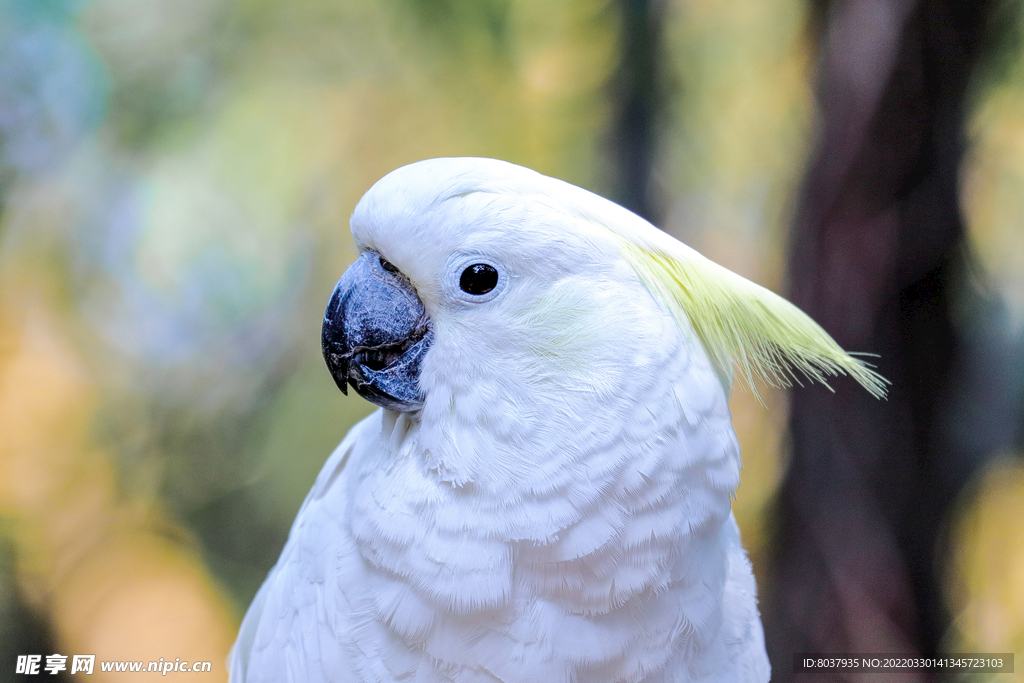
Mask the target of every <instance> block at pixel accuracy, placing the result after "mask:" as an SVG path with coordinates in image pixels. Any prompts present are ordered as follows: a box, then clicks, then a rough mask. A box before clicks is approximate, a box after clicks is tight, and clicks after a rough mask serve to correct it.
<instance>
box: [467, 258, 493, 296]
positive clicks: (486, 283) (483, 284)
mask: <svg viewBox="0 0 1024 683" xmlns="http://www.w3.org/2000/svg"><path fill="white" fill-rule="evenodd" d="M497 285H498V271H497V270H495V269H494V266H489V265H487V264H486V263H474V264H473V265H471V266H469V267H468V268H466V269H465V270H464V271H462V276H461V277H460V278H459V287H460V288H461V289H462V291H463V292H465V293H466V294H473V295H476V296H480V295H481V294H486V293H487V292H489V291H491V290H492V289H494V288H495V287H496V286H497Z"/></svg>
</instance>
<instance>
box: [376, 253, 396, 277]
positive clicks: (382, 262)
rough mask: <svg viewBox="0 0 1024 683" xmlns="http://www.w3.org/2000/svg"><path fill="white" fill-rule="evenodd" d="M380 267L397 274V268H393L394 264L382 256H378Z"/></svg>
mask: <svg viewBox="0 0 1024 683" xmlns="http://www.w3.org/2000/svg"><path fill="white" fill-rule="evenodd" d="M380 267H381V268H383V269H384V270H386V271H388V272H389V273H394V274H395V275H398V268H395V264H393V263H392V262H391V261H388V260H387V259H386V258H384V257H383V256H381V257H380Z"/></svg>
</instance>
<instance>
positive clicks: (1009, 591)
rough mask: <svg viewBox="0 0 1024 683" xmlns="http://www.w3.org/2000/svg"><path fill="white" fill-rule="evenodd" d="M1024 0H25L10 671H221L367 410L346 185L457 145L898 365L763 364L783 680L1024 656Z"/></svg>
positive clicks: (351, 193) (1, 260)
mask: <svg viewBox="0 0 1024 683" xmlns="http://www.w3.org/2000/svg"><path fill="white" fill-rule="evenodd" d="M1022 4H1024V3H1022V2H1021V0H1006V1H1004V2H1000V1H997V0H974V1H968V0H961V1H957V0H941V1H940V0H916V1H915V0H846V1H840V0H759V1H758V2H742V1H741V0H659V1H655V0H561V1H560V2H554V3H553V2H548V1H546V0H289V1H287V2H286V1H284V0H0V681H6V680H22V679H23V677H22V676H20V675H16V674H15V673H14V671H15V659H16V657H17V655H19V654H43V655H46V654H52V653H55V652H56V653H62V654H65V655H71V654H95V655H96V656H97V659H98V660H119V659H124V660H153V659H158V658H160V657H163V658H165V659H174V658H175V657H180V658H181V659H183V660H188V661H194V660H209V661H212V662H213V667H214V673H213V674H206V675H205V677H204V680H226V679H227V675H226V671H225V668H224V664H223V662H224V660H225V657H226V655H227V652H228V649H229V648H230V645H231V643H232V642H233V639H234V634H235V632H236V629H237V626H238V623H239V621H240V619H241V616H242V614H243V613H244V610H245V608H246V607H247V605H248V603H249V600H250V599H251V598H252V596H253V595H254V593H255V591H256V589H257V588H258V586H259V584H260V583H261V581H262V580H263V578H264V576H265V575H266V572H267V571H268V569H269V568H270V566H271V565H272V564H273V563H274V561H275V560H276V559H277V556H278V553H279V552H280V549H281V547H282V545H283V544H284V541H285V538H286V535H287V531H288V528H289V526H290V524H291V521H292V519H293V517H294V515H295V513H296V511H297V510H298V507H299V505H300V503H301V501H302V499H303V497H304V496H305V494H306V492H307V490H308V489H309V487H310V485H311V484H312V481H313V479H314V477H315V475H316V473H317V472H318V470H319V468H320V466H321V465H322V463H323V461H324V460H325V458H326V456H327V455H328V454H329V452H330V451H331V450H332V448H333V447H334V445H335V444H337V442H338V441H340V439H341V438H342V436H343V435H344V434H345V432H346V431H347V430H348V428H349V427H350V426H351V425H353V424H354V423H355V422H356V421H357V420H358V419H360V418H361V417H362V416H364V415H366V414H367V413H369V412H370V408H371V406H370V404H368V403H366V402H365V401H363V400H362V399H360V398H359V397H358V396H356V395H355V394H350V395H349V396H348V397H345V396H342V395H341V394H340V393H339V392H338V391H337V389H336V388H335V386H334V383H333V381H332V380H331V378H330V376H329V375H328V373H327V372H326V370H325V369H324V367H323V361H322V359H321V356H320V341H319V340H320V324H321V321H322V316H323V310H324V307H325V305H326V302H327V299H328V296H329V293H330V291H331V288H332V287H333V284H334V282H335V281H336V280H337V278H338V277H339V276H340V274H341V273H342V272H343V271H344V269H345V268H346V267H347V265H348V264H349V263H350V262H351V261H352V260H353V258H354V257H355V249H354V247H353V245H352V242H351V238H350V236H349V233H348V216H349V214H350V212H351V211H352V209H353V207H354V205H355V202H356V201H357V200H358V198H359V197H360V196H361V195H362V193H363V192H365V191H366V190H367V189H368V188H369V186H370V185H371V184H372V183H373V182H374V181H375V180H377V179H378V178H379V177H381V176H382V175H384V174H385V173H387V172H388V171H390V170H392V169H394V168H396V167H398V166H400V165H402V164H405V163H409V162H412V161H415V160H419V159H423V158H427V157H434V156H457V155H474V156H492V157H499V158H502V159H506V160H509V161H512V162H515V163H519V164H523V165H526V166H529V167H532V168H534V169H536V170H538V171H540V172H542V173H545V174H549V175H553V176H556V177H559V178H563V179H565V180H568V181H570V182H573V183H576V184H579V185H582V186H583V187H586V188H588V189H591V190H593V191H595V192H598V193H600V194H603V195H605V196H608V197H610V198H612V199H615V200H617V201H620V202H621V203H623V204H625V205H626V206H628V207H629V208H632V209H634V210H635V211H637V212H639V213H641V214H642V215H644V216H645V217H647V218H649V219H651V220H652V221H654V222H655V223H656V224H657V225H659V226H660V227H662V228H663V229H665V230H667V231H668V232H670V233H671V234H673V235H675V236H676V237H678V238H680V239H682V240H683V241H685V242H687V243H688V244H690V245H691V246H693V247H695V248H697V249H698V250H699V251H701V252H703V253H704V254H705V255H707V256H709V257H710V258H712V259H714V260H717V261H719V262H720V263H722V264H724V265H726V266H727V267H729V268H731V269H733V270H735V271H737V272H739V273H741V274H743V275H745V276H746V277H748V278H751V279H753V280H755V281H757V282H759V283H761V284H763V285H765V286H767V287H769V288H771V289H774V290H776V291H779V292H781V293H784V294H786V295H787V296H789V297H790V298H792V299H793V300H794V301H795V302H797V303H798V304H799V305H800V306H801V307H803V308H804V309H805V310H807V311H808V312H809V313H811V314H812V315H813V316H814V317H815V318H816V319H818V320H819V321H820V322H822V324H823V325H824V326H825V327H826V329H828V330H829V331H830V332H831V333H832V334H833V335H834V336H835V337H836V338H837V340H838V341H839V342H840V343H842V344H843V345H844V346H846V347H847V348H849V349H854V350H857V351H862V352H867V353H874V354H878V355H879V357H877V358H874V359H870V360H872V362H875V363H876V364H877V366H878V368H879V370H880V371H881V372H882V374H884V375H886V376H887V377H888V378H889V379H891V380H892V381H893V382H894V384H893V387H892V391H891V395H890V398H889V400H887V401H883V402H875V401H873V399H870V398H869V397H868V396H867V394H866V393H864V392H862V391H858V390H856V389H855V388H853V387H850V386H849V385H847V384H846V383H844V382H843V381H838V382H836V383H835V385H834V386H835V388H836V393H835V394H830V393H829V392H828V391H827V390H824V389H811V388H796V389H794V390H791V391H788V392H782V391H776V390H768V391H765V390H762V391H761V393H762V395H763V396H764V397H765V403H766V404H767V409H765V408H764V407H762V406H760V405H758V403H757V401H756V400H755V399H754V398H753V397H752V395H751V392H750V391H748V390H746V389H743V388H736V389H735V391H734V394H733V398H732V409H733V413H734V418H735V424H736V428H737V431H738V433H739V437H740V441H741V444H742V449H743V457H744V464H745V467H744V472H743V480H742V484H741V487H740V489H739V491H738V494H737V499H736V503H735V509H736V514H737V517H738V519H739V522H740V526H741V528H742V531H743V537H744V542H745V545H746V546H747V547H748V548H749V550H750V553H751V557H752V559H753V561H754V566H755V573H756V574H757V577H758V583H759V587H760V591H761V596H762V597H761V599H762V613H763V615H764V619H765V627H766V633H767V639H768V646H769V650H770V654H771V656H772V660H773V665H774V677H773V680H776V681H786V680H790V679H791V678H793V674H792V665H791V662H792V653H793V652H799V651H818V652H902V653H910V652H918V653H923V654H931V653H936V652H943V651H952V652H1016V653H1017V655H1018V660H1019V661H1018V662H1017V663H1016V667H1017V671H1018V672H1024V661H1020V659H1021V657H1022V656H1024V523H1022V522H1024V465H1022V461H1021V457H1020V454H1021V435H1022V427H1024V418H1022V415H1024V413H1022V410H1021V404H1022V394H1024V230H1022V227H1024V50H1022V49H1021V45H1022V40H1021V39H1022V38H1024V18H1022V15H1024V12H1022ZM172 675H173V674H172ZM179 675H185V674H179ZM129 676H130V674H121V675H120V677H122V678H126V677H129ZM107 677H110V678H116V677H118V676H117V675H116V674H102V673H100V672H99V671H97V672H96V673H94V674H93V677H91V678H89V679H88V680H103V679H104V678H107ZM46 678H47V679H48V680H67V679H68V677H67V672H64V673H63V674H60V675H57V676H49V675H46ZM938 678H940V677H937V676H931V675H926V674H907V675H903V676H901V677H890V678H886V677H885V676H880V675H876V677H875V678H874V679H873V680H914V681H917V680H936V679H938ZM999 678H1000V679H1001V680H1003V679H1005V680H1013V679H1016V680H1024V675H1022V674H1021V673H1017V674H1014V675H1012V676H1009V675H1007V676H1000V677H999ZM803 679H804V680H816V679H812V678H811V676H810V675H803ZM820 680H842V679H841V678H840V677H838V676H833V677H822V678H821V679H820ZM971 680H972V681H980V680H985V677H984V676H979V675H974V676H972V677H971Z"/></svg>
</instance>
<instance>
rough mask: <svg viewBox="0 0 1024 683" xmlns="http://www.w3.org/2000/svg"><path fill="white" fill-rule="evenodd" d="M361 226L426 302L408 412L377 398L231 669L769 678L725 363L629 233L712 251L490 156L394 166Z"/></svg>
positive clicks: (675, 253)
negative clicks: (488, 272)
mask: <svg viewBox="0 0 1024 683" xmlns="http://www.w3.org/2000/svg"><path fill="white" fill-rule="evenodd" d="M352 233H353V236H354V237H355V240H356V243H357V245H358V246H359V247H360V249H361V250H364V251H369V252H371V253H376V254H379V255H380V257H381V258H383V259H386V261H388V262H390V264H393V265H394V267H396V268H397V269H398V270H399V271H401V274H402V277H403V278H404V280H405V281H407V283H408V284H410V285H411V286H412V288H414V289H415V292H416V294H417V295H418V297H419V299H420V301H421V302H422V306H423V309H424V310H425V312H426V315H427V316H429V319H430V322H431V324H432V329H433V335H434V337H433V341H432V342H431V344H430V347H429V350H428V351H427V353H426V355H425V356H424V358H423V362H422V368H421V370H420V373H419V378H418V381H419V389H420V391H421V393H422V407H421V408H419V409H417V410H411V411H408V412H396V411H393V410H387V409H385V410H378V411H377V412H376V413H374V414H372V415H371V416H370V417H368V418H367V419H365V420H364V421H362V422H361V423H360V424H359V425H357V426H356V427H354V428H353V429H352V431H351V432H350V433H349V434H348V436H347V437H346V438H345V440H344V441H343V442H342V443H341V445H340V446H339V447H338V448H337V450H336V451H335V452H334V453H333V454H332V455H331V457H330V458H329V459H328V461H327V463H326V465H325V466H324V469H323V471H322V472H321V473H320V476H319V478H318V479H317V481H316V484H315V485H314V487H313V489H312V491H311V492H310V494H309V496H308V497H307V499H306V501H305V503H304V504H303V507H302V509H301V511H300V512H299V515H298V517H297V518H296V520H295V524H294V526H293V528H292V531H291V535H290V537H289V539H288V543H287V545H286V546H285V548H284V551H283V552H282V554H281V558H280V560H279V561H278V563H277V565H276V566H275V567H274V568H273V569H272V570H271V572H270V575H269V576H268V577H267V580H266V582H265V583H264V585H263V587H262V588H261V589H260V591H259V593H258V595H257V596H256V598H255V600H254V601H253V604H252V606H251V607H250V609H249V612H248V614H247V615H246V617H245V620H244V622H243V624H242V627H241V630H240V633H239V637H238V641H237V643H236V645H235V648H234V650H233V652H232V656H231V662H230V663H231V669H232V680H233V681H236V682H237V683H241V682H243V681H244V682H245V683H258V682H261V681H273V682H277V683H280V682H282V681H310V682H315V681H353V682H355V681H359V682H363V681H367V682H368V681H375V682H377V681H379V682H387V683H391V682H397V681H415V682H416V683H427V682H431V683H433V682H441V681H451V682H455V681H457V682H459V683H469V682H473V683H476V682H483V681H487V682H489V683H494V682H496V681H502V682H505V683H513V682H516V683H518V682H527V681H531V682H537V681H541V682H544V683H563V682H564V683H569V682H581V683H582V682H593V683H599V682H606V681H607V682H609V683H612V682H623V681H625V682H638V681H644V682H647V683H655V682H658V683H660V682H665V683H668V682H670V681H672V682H677V683H683V682H688V681H708V682H711V681H723V682H725V681H728V682H730V683H735V682H740V683H742V682H750V683H761V682H763V681H767V680H768V678H769V665H768V660H767V657H766V655H765V649H764V638H763V634H762V629H761V623H760V619H759V617H758V612H757V606H756V597H755V593H756V589H755V583H754V577H753V575H752V572H751V568H750V563H749V562H748V560H747V557H746V555H745V553H744V551H743V549H742V547H741V545H740V539H739V532H738V529H737V527H736V522H735V520H734V519H733V516H732V514H731V511H730V503H731V496H732V494H733V492H734V490H735V488H736V486H737V483H738V481H739V469H740V457H739V447H738V444H737V441H736V437H735V434H734V432H733V429H732V425H731V423H730V414H729V408H728V403H727V391H728V389H727V387H728V385H729V383H730V381H731V368H724V367H721V365H720V364H719V366H716V365H714V364H713V363H712V361H711V360H710V358H709V352H708V349H706V342H705V343H704V344H702V341H701V340H702V339H703V337H702V336H701V335H700V334H699V333H698V332H697V330H698V327H699V325H698V324H697V323H693V324H691V323H692V322H693V321H691V320H689V319H687V318H686V317H685V316H681V315H680V314H679V313H678V311H674V310H673V306H672V305H671V302H667V301H666V300H664V297H663V296H662V295H660V294H659V293H657V292H654V293H652V292H653V288H652V287H651V285H650V281H649V279H648V278H646V277H645V275H644V274H643V273H641V272H638V270H637V267H636V265H635V254H634V255H633V256H632V257H631V256H630V255H629V254H628V253H625V252H624V248H623V244H624V241H626V242H628V243H629V244H630V245H631V246H632V247H633V248H634V249H641V250H654V252H656V253H657V254H658V255H659V256H660V257H664V255H665V254H668V255H670V256H672V257H673V258H675V259H678V260H679V261H680V262H684V261H686V260H687V259H690V260H692V261H694V262H696V261H697V260H700V259H701V258H702V257H700V256H699V255H697V254H696V253H695V252H692V250H689V249H687V248H686V247H684V246H683V245H681V244H679V243H678V242H675V241H674V240H672V239H671V238H670V237H668V236H666V235H664V234H663V233H660V232H659V231H657V230H656V229H655V228H653V227H652V226H650V225H649V224H647V223H646V222H644V221H642V219H639V218H638V217H636V216H634V215H633V214H631V213H629V212H627V211H625V210H624V209H622V208H620V207H618V206H616V205H614V204H612V203H611V202H607V201H606V200H603V199H601V198H599V197H597V196H595V195H591V194H590V193H587V192H585V191H584V190H581V189H579V188H576V187H573V186H571V185H568V184H566V183H562V182H560V181H556V180H553V179H551V178H547V177H544V176H541V175H539V174H536V173H534V172H532V171H529V170H527V169H523V168H521V167H518V166H513V165H511V164H506V163H504V162H499V161H494V160H485V159H435V160H430V161H424V162H420V163H417V164H412V165H410V166H406V167H403V168H401V169H399V170H397V171H395V172H393V173H391V174H389V175H388V176H386V177H385V178H383V179H382V180H380V181H379V182H378V183H377V184H376V185H374V187H373V188H371V189H370V191H369V192H367V194H366V195H365V196H364V197H363V199H362V200H361V201H360V202H359V205H358V206H357V207H356V210H355V212H354V214H353V216H352ZM631 258H632V259H633V260H632V261H631ZM700 262H701V263H705V262H704V261H700ZM472 263H485V264H488V265H490V266H493V267H494V268H495V269H496V270H497V272H498V273H499V276H500V277H499V280H498V283H497V285H496V286H495V287H494V289H493V290H492V291H491V292H488V293H487V294H485V295H480V296H474V295H470V294H467V293H466V292H465V291H462V290H461V289H460V285H459V282H460V280H459V275H460V273H462V272H464V269H465V268H466V266H467V264H472ZM712 265H713V264H712ZM702 267H703V266H702ZM712 277H713V276H712ZM730 282H731V281H730ZM744 282H745V281H744ZM748 284H749V283H748ZM666 286H667V285H666ZM729 286H734V285H733V284H730V285H729ZM750 287H751V288H753V287H754V286H753V285H750ZM743 291H746V290H743ZM750 292H751V293H750V294H749V296H751V297H766V296H769V297H770V296H773V295H770V294H767V293H765V292H764V290H760V289H759V288H758V289H757V290H756V291H755V290H754V289H751V290H750ZM771 303H772V305H778V304H777V302H776V301H775V300H774V299H772V300H771ZM790 308H791V307H790ZM792 311H795V309H792ZM792 311H790V309H788V308H787V309H785V315H797V314H798V312H797V313H796V314H794V313H792ZM780 315H781V314H780ZM799 315H802V314H799ZM812 325H813V324H812ZM821 334H824V333H821ZM761 341H762V342H764V343H766V344H769V345H771V344H774V345H775V348H777V349H781V352H780V353H781V354H782V355H785V354H786V353H787V352H788V351H789V350H790V349H788V348H787V347H786V343H785V341H779V340H775V339H771V338H769V339H766V340H761ZM829 341H831V340H829ZM721 351H722V350H721V349H715V352H716V353H720V352H721ZM742 351H743V349H739V350H732V351H731V352H730V353H733V355H736V354H738V353H741V352H742ZM839 353H840V354H841V351H840V352H839ZM727 355H728V354H727ZM846 359H847V358H846V357H845V355H844V360H846ZM836 362H839V361H836ZM850 362H851V363H855V362H854V361H850ZM818 364H819V365H820V366H824V367H825V370H826V371H827V370H830V369H834V368H832V367H831V366H828V364H827V362H826V361H824V360H822V361H820V362H819V363H818ZM850 367H853V366H850ZM850 367H846V368H843V369H846V370H848V371H849V370H850ZM857 367H859V366H857Z"/></svg>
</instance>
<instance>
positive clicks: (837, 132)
mask: <svg viewBox="0 0 1024 683" xmlns="http://www.w3.org/2000/svg"><path fill="white" fill-rule="evenodd" d="M815 4H816V8H815V9H816V10H818V22H817V23H816V29H817V31H818V35H819V41H820V43H819V45H820V57H819V74H818V78H819V82H818V96H819V105H820V113H821V119H820V121H821V129H820V131H819V132H820V138H819V142H818V145H817V149H816V150H815V152H814V155H813V157H812V159H811V163H810V166H809V169H808V172H807V176H806V178H805V182H804V187H803V191H802V195H801V197H800V203H799V206H798V212H797V217H796V220H795V224H794V228H793V232H792V244H791V252H790V261H789V278H790V292H791V298H792V300H793V301H794V303H796V304H797V305H798V306H800V307H801V308H802V309H803V310H805V311H806V312H807V313H809V314H810V315H811V316H812V317H814V318H815V319H816V320H817V321H818V322H820V323H821V324H822V326H823V327H824V328H825V329H826V330H828V331H829V332H830V333H831V334H832V335H833V336H834V337H835V338H836V340H837V341H838V342H839V343H840V344H841V345H842V346H843V347H844V348H847V349H852V350H856V351H866V352H872V353H876V354H878V355H879V357H878V358H877V359H869V360H874V361H876V363H877V366H878V370H879V372H881V373H882V374H883V375H884V376H885V377H887V378H888V379H889V380H891V381H892V387H891V390H890V394H889V398H888V400H886V401H876V400H875V399H873V398H871V397H870V396H869V395H868V394H867V393H866V392H865V391H863V390H862V389H860V388H858V387H856V386H853V385H852V383H851V382H848V381H837V382H835V384H834V385H833V386H834V387H835V389H836V393H835V394H834V395H833V394H830V393H829V392H828V391H827V390H826V389H823V388H820V387H816V388H804V389H798V390H796V391H795V392H793V394H792V413H791V421H790V427H791V431H792V460H791V462H790V467H789V470H788V473H787V475H786V478H785V480H784V483H783V486H782V489H781V492H780V497H779V501H778V507H777V510H776V512H777V518H776V520H775V522H776V526H775V538H774V543H773V547H774V549H775V554H774V557H773V560H772V566H771V573H770V575H769V577H768V581H767V582H766V585H765V588H766V591H765V595H764V597H763V600H762V602H763V610H764V616H765V635H766V639H767V642H768V648H769V655H770V656H771V659H772V666H773V680H774V681H786V680H790V679H791V678H793V653H796V652H835V653H857V652H898V653H920V654H923V655H929V654H933V653H936V652H937V651H938V650H939V648H940V639H941V638H942V637H943V635H944V632H945V630H946V628H947V625H948V615H947V614H946V611H945V609H944V607H943V604H942V601H941V599H940V596H941V592H940V586H939V582H940V578H941V577H940V575H939V572H940V569H939V567H940V566H941V563H939V562H937V560H936V558H937V557H941V548H940V546H941V541H942V535H943V523H944V520H945V515H946V512H947V510H948V509H949V507H950V504H951V502H952V501H953V499H954V497H955V496H956V494H957V493H958V491H959V489H960V488H961V487H962V485H963V484H964V483H965V482H966V480H967V478H968V476H969V475H970V473H971V472H972V471H973V470H974V468H975V467H976V465H977V463H978V462H980V461H981V460H982V459H983V457H984V456H985V454H986V453H985V452H984V451H985V450H986V449H985V447H984V446H985V445H986V444H979V445H978V446H977V447H970V446H967V445H965V444H964V443H963V442H962V440H961V441H957V440H956V439H954V438H951V437H950V436H949V432H950V430H949V429H947V428H946V427H947V426H948V424H949V421H950V420H951V419H954V418H953V417H951V415H952V413H951V411H953V410H956V406H958V405H960V404H961V403H962V401H959V399H958V396H959V395H962V393H963V392H964V391H966V390H967V389H966V387H967V384H966V382H965V381H963V379H964V376H963V373H964V370H963V368H964V367H966V365H965V364H966V363H967V361H966V360H965V353H966V350H967V347H968V346H969V345H967V344H965V343H963V337H962V336H961V335H960V333H959V332H958V329H957V328H956V327H955V326H954V324H953V307H954V306H958V307H959V306H960V302H961V301H963V300H964V297H966V298H968V299H969V298H970V297H969V289H968V288H967V284H966V280H965V278H963V277H961V274H962V273H963V266H964V265H965V264H964V255H965V252H966V249H965V230H964V224H963V219H962V217H961V213H960V208H959V203H958V196H957V194H958V193H957V190H958V187H957V173H958V169H959V165H960V161H961V158H962V156H963V149H964V144H963V140H964V137H963V126H964V117H965V93H966V91H967V85H968V78H969V75H970V73H971V70H972V67H973V66H974V64H975V63H976V61H977V58H978V55H979V51H980V49H981V45H982V41H981V37H982V33H983V30H984V29H985V28H986V27H987V21H988V17H989V15H990V13H991V11H992V9H993V5H994V2H991V1H990V0H919V1H917V2H914V1H912V0H833V1H825V2H817V3H815ZM983 441H985V440H984V439H983ZM845 678H846V677H844V676H841V675H838V674H830V675H829V674H817V675H812V674H801V677H800V680H801V681H805V682H807V683H810V682H811V681H818V680H844V679H845ZM933 678H934V676H932V675H931V674H920V673H919V674H905V675H903V674H901V675H900V676H899V677H897V678H895V679H893V680H907V681H909V680H932V679H933ZM851 680H852V677H851ZM857 680H860V679H859V678H857Z"/></svg>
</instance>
